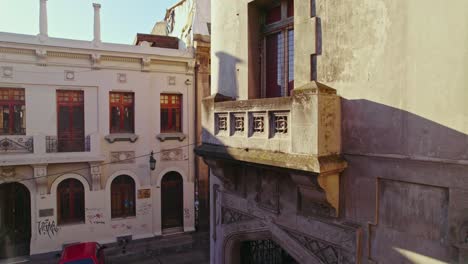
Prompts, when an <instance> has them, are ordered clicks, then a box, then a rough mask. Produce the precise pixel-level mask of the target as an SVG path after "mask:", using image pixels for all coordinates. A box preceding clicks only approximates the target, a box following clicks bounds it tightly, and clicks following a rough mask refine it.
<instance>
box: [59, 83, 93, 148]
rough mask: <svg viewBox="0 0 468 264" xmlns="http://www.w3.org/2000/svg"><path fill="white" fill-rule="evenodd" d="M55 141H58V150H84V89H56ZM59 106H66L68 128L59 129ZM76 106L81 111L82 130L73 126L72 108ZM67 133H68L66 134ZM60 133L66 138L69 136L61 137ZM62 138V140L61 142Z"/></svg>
mask: <svg viewBox="0 0 468 264" xmlns="http://www.w3.org/2000/svg"><path fill="white" fill-rule="evenodd" d="M56 96H57V138H58V140H57V142H58V152H82V151H85V126H86V123H85V111H84V106H85V104H84V91H82V90H57V91H56ZM60 107H68V108H70V109H69V112H68V115H69V117H68V119H67V122H68V130H67V131H61V127H62V126H61V125H60V117H59V115H60ZM75 107H78V108H80V109H81V111H82V113H83V114H82V116H83V117H82V120H81V122H82V123H83V127H82V131H79V130H77V129H76V128H75V127H74V123H75V121H74V117H73V109H74V108H75ZM67 133H68V134H70V135H69V136H67ZM61 135H65V136H64V138H65V139H66V138H67V137H69V139H68V141H67V140H64V139H62V138H61ZM62 140H64V141H63V142H61V141H62Z"/></svg>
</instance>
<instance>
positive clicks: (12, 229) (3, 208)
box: [0, 182, 31, 259]
mask: <svg viewBox="0 0 468 264" xmlns="http://www.w3.org/2000/svg"><path fill="white" fill-rule="evenodd" d="M0 237H1V239H0V259H3V258H12V257H17V256H26V255H29V245H30V242H31V196H30V193H29V190H28V189H27V188H26V187H25V186H24V185H22V184H20V183H16V182H15V183H5V184H1V185H0Z"/></svg>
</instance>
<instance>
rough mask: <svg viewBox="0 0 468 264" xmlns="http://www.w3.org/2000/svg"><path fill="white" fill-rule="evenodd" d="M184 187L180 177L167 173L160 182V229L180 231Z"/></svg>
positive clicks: (173, 173) (182, 222)
mask: <svg viewBox="0 0 468 264" xmlns="http://www.w3.org/2000/svg"><path fill="white" fill-rule="evenodd" d="M183 210H184V187H183V179H182V176H181V175H180V174H179V173H177V172H168V173H167V174H165V175H164V176H163V178H162V181H161V219H162V229H163V230H165V231H166V232H167V231H169V232H170V231H171V230H173V231H182V230H180V229H182V228H183V225H184V221H183V220H184V219H183Z"/></svg>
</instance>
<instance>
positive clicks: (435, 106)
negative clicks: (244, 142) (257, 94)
mask: <svg viewBox="0 0 468 264" xmlns="http://www.w3.org/2000/svg"><path fill="white" fill-rule="evenodd" d="M249 2H253V1H248V0H243V1H219V0H212V1H211V4H212V10H213V12H212V14H213V16H212V23H213V26H212V32H213V34H212V57H211V59H212V70H211V72H212V89H211V93H212V94H215V93H221V94H223V95H227V96H231V97H234V98H237V99H248V98H249V74H251V73H250V72H249V71H250V69H249V63H248V62H249V59H251V58H249V57H248V38H247V36H248V19H249V18H248V12H247V10H248V9H247V6H248V3H249ZM311 2H312V3H314V5H315V14H316V17H315V18H311V17H310V3H311ZM295 7H296V14H295V26H297V23H298V22H302V21H306V22H305V24H307V23H310V24H308V25H307V27H308V29H307V27H306V29H304V28H301V29H300V30H298V31H297V32H295V42H296V45H295V48H296V51H295V68H296V69H295V75H296V76H295V77H296V80H295V85H296V87H299V86H300V85H298V84H300V83H305V81H304V80H305V79H306V78H307V77H308V76H305V75H304V74H302V75H301V73H300V72H298V70H301V69H307V68H308V67H309V66H310V64H308V63H307V60H304V56H305V55H304V54H306V55H307V53H304V50H297V49H298V48H300V49H302V48H303V49H310V50H308V51H309V53H308V54H310V55H311V54H314V53H316V55H317V58H318V62H317V64H318V71H317V77H318V78H317V81H318V82H321V83H324V84H325V85H327V86H330V87H332V88H334V89H336V90H337V93H338V94H339V95H340V96H341V97H342V98H341V106H342V124H341V126H342V142H343V144H342V153H343V154H344V155H345V159H346V160H347V161H348V168H347V169H346V170H345V171H344V173H343V175H342V180H343V182H344V184H343V188H342V189H341V194H342V197H344V198H343V199H342V200H343V201H342V204H343V208H344V213H343V215H342V217H343V218H344V219H347V220H350V221H353V222H356V223H357V224H358V225H360V226H361V227H362V228H363V234H362V239H363V243H362V247H363V248H362V252H361V255H360V257H361V260H362V262H363V263H368V262H371V263H372V261H376V262H379V263H405V262H408V261H410V262H412V263H430V261H433V262H434V263H439V262H442V263H456V262H457V261H458V260H457V258H458V254H459V253H460V252H462V250H458V249H456V245H458V244H459V243H461V242H462V241H463V239H464V233H463V232H462V231H463V230H464V229H463V226H464V225H466V221H467V220H466V219H468V215H467V214H466V212H467V206H466V197H467V196H466V195H467V193H468V191H467V190H468V184H467V182H466V180H464V179H465V177H466V175H468V167H467V166H468V107H467V106H466V100H467V98H468V90H467V89H466V87H467V85H466V83H467V81H468V76H467V75H466V74H465V73H466V72H467V70H468V60H467V58H468V49H467V48H466V47H467V46H468V31H467V25H468V21H467V20H468V2H466V1H464V0H454V1H448V2H447V1H440V0H429V1H422V0H421V1H419V0H416V1H404V0H397V1H392V0H377V1H373V0H365V1H326V0H315V1H310V0H295ZM298 11H299V12H298ZM301 11H302V12H301ZM295 29H296V28H295ZM297 42H301V43H297ZM307 42H310V45H309V46H308V45H306V46H301V45H299V44H303V43H307ZM315 44H319V45H317V48H316V47H312V46H311V45H315ZM298 56H301V57H298ZM306 59H307V57H306ZM301 61H302V63H307V64H306V65H302V64H301ZM304 61H305V62H304ZM299 68H300V69H299ZM304 72H308V71H304ZM296 73H299V74H296ZM248 147H251V146H248ZM214 178H215V177H212V179H214ZM400 183H403V184H402V185H401V188H396V187H395V186H397V187H399V186H400ZM385 188H390V189H391V190H401V193H398V192H396V193H392V192H384V190H385ZM407 193H410V195H406V194H407ZM441 193H442V194H443V195H442V196H444V195H446V196H447V197H449V199H447V200H443V199H441V201H440V202H441V204H439V205H436V206H438V207H443V208H447V211H443V212H444V213H442V214H440V215H439V213H435V212H438V211H437V210H438V209H436V208H432V209H431V206H434V205H432V204H431V202H430V201H429V200H428V199H425V197H426V196H425V195H428V196H427V197H436V195H441ZM400 197H403V198H401V201H403V202H401V204H399V205H398V206H396V207H391V206H392V205H395V204H392V202H391V201H394V200H397V199H400ZM418 197H419V198H418ZM398 201H400V200H398ZM379 206H383V207H384V208H385V206H390V207H391V208H392V210H396V211H393V212H392V213H386V212H385V211H379V209H378V208H379ZM404 206H407V207H404ZM413 212H417V214H419V218H418V219H414V221H419V222H421V223H422V224H421V225H420V228H421V229H420V230H417V231H415V230H414V228H412V227H411V225H408V223H407V222H405V219H408V218H407V217H410V216H412V213H413ZM434 219H436V220H434ZM433 220H434V222H431V221H433ZM438 221H439V222H438ZM369 223H371V224H369ZM379 223H380V224H379ZM427 223H431V224H433V225H432V226H431V225H429V224H428V225H426V224H427ZM428 226H430V228H429V227H428ZM432 232H439V233H440V234H442V235H441V236H440V237H437V238H434V236H432V235H431V234H432ZM212 242H213V241H212ZM214 245H215V243H214V242H213V244H212V246H214ZM368 245H370V248H368ZM399 249H401V250H399ZM402 252H403V253H402ZM460 254H461V253H460ZM212 257H213V256H212ZM437 261H439V262H437Z"/></svg>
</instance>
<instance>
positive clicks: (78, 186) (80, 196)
mask: <svg viewBox="0 0 468 264" xmlns="http://www.w3.org/2000/svg"><path fill="white" fill-rule="evenodd" d="M84 206H85V202H84V187H83V184H82V183H81V182H80V181H79V180H77V179H66V180H64V181H62V182H61V183H59V185H58V187H57V208H58V209H57V211H58V212H57V222H58V224H59V225H60V224H70V223H84Z"/></svg>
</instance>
